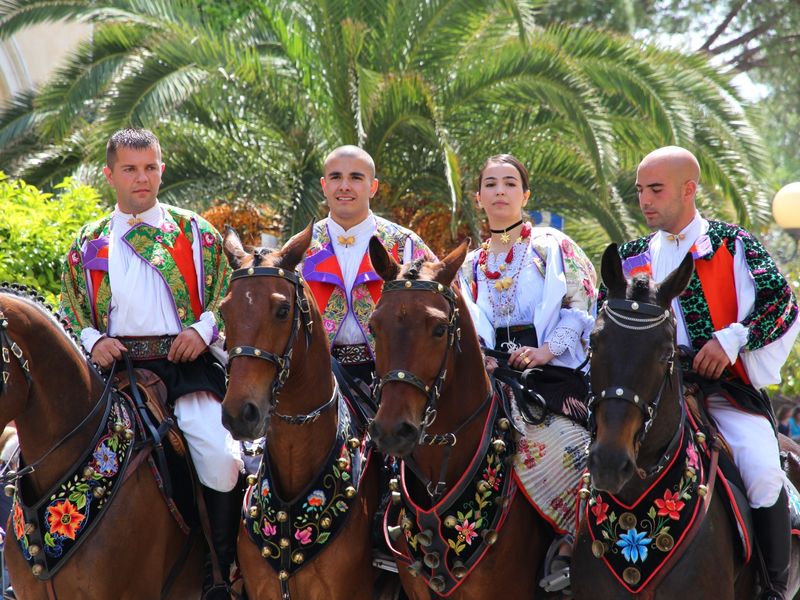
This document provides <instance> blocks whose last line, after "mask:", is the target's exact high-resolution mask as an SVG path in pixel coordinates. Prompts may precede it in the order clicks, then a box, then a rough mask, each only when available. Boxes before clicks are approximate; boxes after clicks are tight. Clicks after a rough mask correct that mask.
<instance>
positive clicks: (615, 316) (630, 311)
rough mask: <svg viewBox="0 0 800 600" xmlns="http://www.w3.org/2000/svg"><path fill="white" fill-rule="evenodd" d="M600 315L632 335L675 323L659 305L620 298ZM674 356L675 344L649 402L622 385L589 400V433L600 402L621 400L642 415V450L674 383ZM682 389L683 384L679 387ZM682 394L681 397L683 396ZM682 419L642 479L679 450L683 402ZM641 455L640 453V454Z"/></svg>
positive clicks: (638, 440) (683, 417)
mask: <svg viewBox="0 0 800 600" xmlns="http://www.w3.org/2000/svg"><path fill="white" fill-rule="evenodd" d="M599 312H600V314H602V315H604V316H605V317H606V319H607V320H608V322H610V323H613V324H614V325H616V326H617V327H621V328H623V329H627V330H629V331H637V332H638V331H649V330H651V329H655V328H656V327H659V326H661V325H662V324H664V323H666V322H668V321H670V320H672V321H673V322H674V320H675V317H674V316H673V314H672V311H671V310H670V309H668V308H667V309H665V308H663V307H661V306H659V305H657V304H651V303H648V302H637V301H635V300H624V299H620V298H612V299H608V300H606V301H605V302H604V303H603V306H602V307H601V308H600V311H599ZM598 316H599V314H598ZM675 355H676V349H675V346H674V344H673V348H672V354H671V355H670V357H669V359H667V368H666V370H665V372H664V377H663V378H662V380H661V385H660V386H659V388H658V392H657V393H656V394H655V396H654V397H653V398H652V399H651V400H650V401H645V400H644V399H643V398H642V396H641V395H640V394H639V393H637V392H636V390H634V389H631V388H629V387H626V386H623V385H611V386H608V387H606V388H605V389H603V390H600V394H594V393H593V394H592V396H591V398H590V400H589V433H590V434H591V436H592V438H594V437H595V436H596V435H597V421H596V419H595V412H596V411H597V408H598V407H599V405H600V403H601V402H605V401H607V400H621V401H623V402H627V403H628V404H631V405H633V406H635V407H636V409H637V410H639V412H641V414H642V425H641V427H639V430H638V431H637V432H636V436H635V442H636V446H637V448H638V447H640V446H641V443H642V442H643V441H644V438H645V437H646V436H647V434H648V432H649V431H650V428H651V427H652V426H653V422H654V421H655V418H656V415H657V414H658V407H659V404H660V403H661V397H662V396H663V394H664V389H665V388H666V386H667V384H668V383H669V382H671V380H672V376H673V374H674V372H675ZM679 387H681V389H682V384H680V383H679ZM682 395H683V394H682V392H681V396H682ZM680 406H681V418H680V423H679V425H678V428H677V430H676V431H675V434H674V435H673V437H672V439H671V440H670V443H669V444H668V445H667V450H666V452H665V453H664V454H663V455H662V457H661V458H660V459H659V461H658V462H657V463H656V464H655V465H651V466H650V467H648V468H647V469H640V475H642V476H650V475H653V474H654V473H658V472H660V471H661V470H663V469H664V467H665V466H666V465H667V464H668V463H669V460H670V459H671V457H672V453H673V452H674V451H675V449H676V448H677V445H678V442H679V441H680V437H681V432H682V431H683V425H684V422H685V420H686V409H685V407H684V404H683V400H682V398H681V402H680ZM637 451H638V450H637Z"/></svg>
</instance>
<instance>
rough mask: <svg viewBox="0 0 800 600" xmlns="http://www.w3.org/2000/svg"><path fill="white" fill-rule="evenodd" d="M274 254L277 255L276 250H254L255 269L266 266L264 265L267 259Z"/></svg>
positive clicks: (259, 248)
mask: <svg viewBox="0 0 800 600" xmlns="http://www.w3.org/2000/svg"><path fill="white" fill-rule="evenodd" d="M273 254H275V249H274V248H261V247H258V248H253V266H254V267H261V266H264V265H263V264H262V263H264V261H265V259H266V258H267V257H268V256H270V255H273Z"/></svg>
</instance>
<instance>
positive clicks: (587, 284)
mask: <svg viewBox="0 0 800 600" xmlns="http://www.w3.org/2000/svg"><path fill="white" fill-rule="evenodd" d="M583 291H584V292H586V295H587V296H589V297H590V298H591V297H594V295H595V293H596V292H595V289H594V286H593V285H592V282H591V281H589V280H588V279H584V280H583Z"/></svg>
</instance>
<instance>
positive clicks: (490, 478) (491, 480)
mask: <svg viewBox="0 0 800 600" xmlns="http://www.w3.org/2000/svg"><path fill="white" fill-rule="evenodd" d="M483 480H484V481H485V482H486V483H488V484H489V485H490V486H491V487H492V489H493V490H495V491H496V490H499V489H500V480H499V479H498V477H497V469H495V468H493V467H486V470H485V471H484V472H483Z"/></svg>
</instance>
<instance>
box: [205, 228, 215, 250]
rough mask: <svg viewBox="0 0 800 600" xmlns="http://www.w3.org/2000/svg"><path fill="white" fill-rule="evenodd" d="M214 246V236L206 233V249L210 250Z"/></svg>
mask: <svg viewBox="0 0 800 600" xmlns="http://www.w3.org/2000/svg"><path fill="white" fill-rule="evenodd" d="M213 245H214V234H212V233H208V232H206V233H204V234H203V246H205V247H206V248H210V247H211V246H213Z"/></svg>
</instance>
